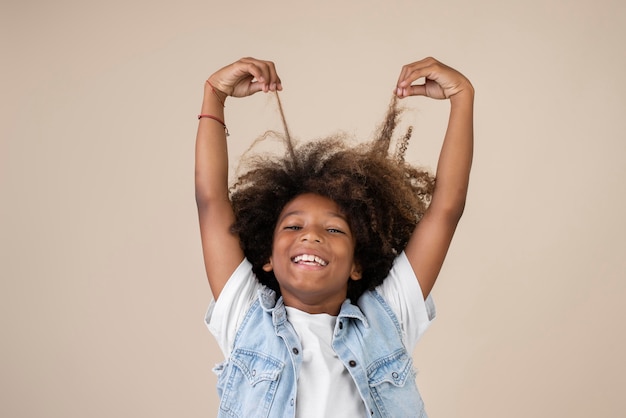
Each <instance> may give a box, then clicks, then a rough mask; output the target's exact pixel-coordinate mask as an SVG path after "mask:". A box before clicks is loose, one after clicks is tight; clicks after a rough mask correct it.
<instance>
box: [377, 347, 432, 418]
mask: <svg viewBox="0 0 626 418" xmlns="http://www.w3.org/2000/svg"><path fill="white" fill-rule="evenodd" d="M367 376H368V380H369V386H370V393H371V395H372V398H373V399H374V402H375V403H376V406H377V407H378V410H379V411H380V413H381V416H383V417H400V416H402V417H406V418H409V417H411V418H412V417H425V416H426V413H425V412H424V403H423V401H422V398H421V396H420V394H419V391H418V390H417V385H416V383H415V371H414V370H413V360H412V359H411V356H409V355H408V353H407V352H406V350H404V349H402V350H398V351H396V352H395V353H393V354H391V355H390V356H387V357H383V358H381V359H379V360H377V361H375V362H374V363H372V364H371V365H370V366H369V367H368V368H367Z"/></svg>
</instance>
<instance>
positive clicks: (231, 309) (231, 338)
mask: <svg viewBox="0 0 626 418" xmlns="http://www.w3.org/2000/svg"><path fill="white" fill-rule="evenodd" d="M260 287H261V284H260V283H259V282H258V280H257V279H256V276H255V275H254V273H253V272H252V264H250V262H249V261H248V260H247V259H244V260H243V261H242V262H241V264H240V265H239V266H238V267H237V269H236V270H235V271H234V272H233V274H232V275H231V276H230V278H229V279H228V281H227V282H226V285H225V286H224V289H222V292H221V293H220V296H219V298H218V299H217V301H215V300H214V299H212V300H211V302H210V304H209V308H208V310H207V313H206V315H205V317H204V322H205V324H206V326H207V327H208V328H209V331H211V334H213V336H214V337H215V339H216V340H217V344H218V345H219V347H220V348H221V350H222V353H224V356H225V357H228V356H229V355H230V351H231V349H232V347H233V344H234V342H235V336H236V335H237V329H238V328H239V325H240V324H241V321H243V318H244V315H245V314H246V312H247V311H248V309H249V308H250V305H252V303H253V302H254V300H255V298H256V295H257V291H258V289H259V288H260Z"/></svg>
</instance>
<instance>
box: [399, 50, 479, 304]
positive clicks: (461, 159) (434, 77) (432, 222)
mask: <svg viewBox="0 0 626 418" xmlns="http://www.w3.org/2000/svg"><path fill="white" fill-rule="evenodd" d="M422 77H423V78H424V79H425V82H424V83H423V84H419V85H412V83H413V82H415V81H416V80H417V79H419V78H422ZM396 95H397V96H398V97H400V98H404V97H408V96H427V97H430V98H433V99H449V100H450V106H451V107H450V118H449V120H448V128H447V130H446V134H445V138H444V140H443V145H442V148H441V153H440V154H439V162H438V164H437V173H436V184H435V191H434V193H433V197H432V201H431V204H430V206H429V208H428V210H427V211H426V213H425V214H424V217H423V218H422V220H421V221H420V222H419V224H418V225H417V227H416V228H415V231H413V234H412V236H411V238H410V239H409V243H408V245H407V247H406V250H405V252H406V255H407V257H408V259H409V262H410V263H411V266H412V267H413V271H414V272H415V275H416V276H417V279H418V281H419V283H420V287H421V289H422V293H423V294H424V297H426V296H428V294H429V293H430V291H431V290H432V288H433V286H434V284H435V281H436V280H437V276H438V275H439V271H440V270H441V266H442V265H443V261H444V259H445V257H446V253H447V252H448V248H449V247H450V243H451V241H452V237H453V236H454V231H455V230H456V226H457V224H458V222H459V219H460V218H461V215H462V214H463V209H464V207H465V198H466V196H467V187H468V183H469V175H470V169H471V165H472V154H473V143H474V126H473V110H474V88H473V87H472V84H471V83H470V82H469V80H468V79H467V78H465V77H464V76H463V75H462V74H461V73H459V72H458V71H456V70H454V69H452V68H450V67H448V66H446V65H444V64H442V63H440V62H438V61H437V60H435V59H433V58H426V59H423V60H421V61H417V62H414V63H412V64H409V65H405V66H404V67H403V68H402V71H401V73H400V77H399V79H398V84H397V87H396Z"/></svg>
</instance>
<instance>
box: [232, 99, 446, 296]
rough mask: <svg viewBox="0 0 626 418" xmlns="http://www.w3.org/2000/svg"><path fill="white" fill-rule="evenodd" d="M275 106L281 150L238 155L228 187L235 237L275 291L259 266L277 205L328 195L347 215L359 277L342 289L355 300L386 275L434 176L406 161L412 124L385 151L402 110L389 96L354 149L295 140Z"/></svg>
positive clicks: (268, 247)
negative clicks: (241, 167) (239, 164)
mask: <svg viewBox="0 0 626 418" xmlns="http://www.w3.org/2000/svg"><path fill="white" fill-rule="evenodd" d="M277 98H278V96H277ZM278 105H279V109H280V112H281V117H282V120H283V124H284V127H285V134H283V135H281V137H282V139H283V140H284V142H285V146H286V148H287V153H286V154H285V155H284V156H282V157H275V156H274V157H273V156H268V155H265V156H262V155H256V156H254V157H248V158H246V159H245V160H244V161H245V163H247V164H246V171H245V173H244V174H243V175H240V176H239V178H238V179H237V181H236V182H235V184H234V185H233V186H232V187H231V200H232V205H233V209H234V211H235V215H236V221H235V224H234V225H233V228H232V229H233V232H234V233H237V234H238V235H239V237H240V242H241V245H242V249H243V251H244V253H245V255H246V258H247V259H248V260H249V261H250V262H251V263H252V269H253V271H254V273H255V274H256V276H257V278H258V280H259V281H260V282H261V283H262V284H264V285H266V286H268V287H269V288H271V289H273V290H274V291H276V292H277V293H278V294H280V289H279V286H278V281H277V280H276V277H275V276H274V272H273V271H270V272H266V271H264V270H263V265H265V264H266V263H267V262H268V261H269V258H270V256H271V253H272V243H273V235H274V228H275V226H276V223H277V221H278V217H279V215H280V213H281V211H282V209H283V208H284V207H285V205H286V204H287V203H289V202H290V201H291V200H293V199H294V198H295V197H297V196H298V195H301V194H305V193H315V194H318V195H321V196H325V197H327V198H329V199H331V200H333V201H334V202H336V203H337V204H338V205H339V207H340V208H341V209H342V211H343V212H344V215H346V217H347V219H348V222H349V225H350V229H351V231H352V234H353V236H354V237H355V241H356V245H355V252H354V258H355V262H356V263H357V264H358V265H359V266H360V268H361V271H362V275H363V278H362V279H361V280H356V281H354V280H350V281H349V283H348V294H347V297H348V298H350V300H351V301H352V302H353V303H355V302H356V301H357V299H358V298H359V296H360V295H361V294H362V293H363V292H365V291H366V290H371V289H374V288H375V287H376V286H378V285H379V284H380V283H382V281H383V280H384V278H385V277H386V276H387V275H388V274H389V270H390V269H391V266H392V264H393V260H394V259H395V257H396V256H397V255H398V254H399V253H400V252H401V251H402V250H403V249H404V248H405V247H406V244H407V242H408V240H409V237H410V236H411V233H412V232H413V230H414V229H415V226H416V225H417V223H418V222H419V221H420V219H421V218H422V216H423V215H424V212H425V211H426V208H427V207H428V204H429V203H430V199H431V196H432V192H433V189H434V182H435V179H434V177H433V176H432V175H431V174H430V173H428V172H427V171H425V170H422V169H418V168H415V167H412V166H410V165H409V164H407V163H405V161H404V153H405V151H406V148H407V145H408V142H409V139H410V137H411V131H412V128H409V129H408V131H407V133H406V134H405V135H404V137H403V138H401V139H399V140H398V141H397V146H396V152H395V153H394V155H389V154H390V153H389V146H390V143H391V138H392V134H393V132H394V129H395V128H396V124H397V121H398V118H399V115H400V113H401V110H400V109H398V106H397V100H396V99H395V97H394V99H393V100H392V102H391V104H390V106H389V109H388V112H387V116H386V118H385V121H384V123H383V124H382V126H381V128H380V129H379V130H378V132H377V134H376V136H375V138H374V139H373V140H372V141H371V142H368V143H365V144H360V145H356V146H348V145H347V144H346V141H345V138H344V137H342V136H339V135H337V136H333V137H329V138H326V139H322V140H318V141H312V142H308V143H305V144H302V145H297V144H294V141H292V139H291V136H290V134H289V131H288V129H287V125H286V123H285V118H284V115H283V113H282V106H281V104H280V99H278ZM274 134H275V133H274ZM266 135H267V134H266Z"/></svg>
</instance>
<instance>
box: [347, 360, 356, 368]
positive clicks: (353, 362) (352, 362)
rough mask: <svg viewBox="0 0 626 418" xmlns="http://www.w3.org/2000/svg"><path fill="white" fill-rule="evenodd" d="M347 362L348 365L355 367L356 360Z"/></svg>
mask: <svg viewBox="0 0 626 418" xmlns="http://www.w3.org/2000/svg"><path fill="white" fill-rule="evenodd" d="M348 364H349V365H350V367H355V366H356V361H354V360H350V361H349V362H348Z"/></svg>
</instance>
